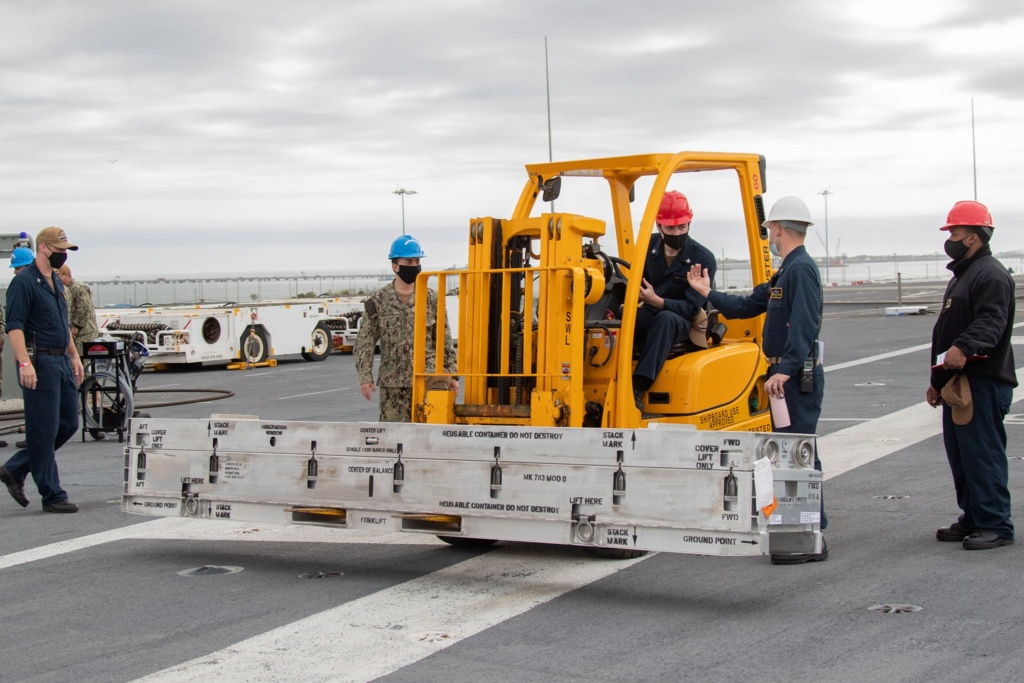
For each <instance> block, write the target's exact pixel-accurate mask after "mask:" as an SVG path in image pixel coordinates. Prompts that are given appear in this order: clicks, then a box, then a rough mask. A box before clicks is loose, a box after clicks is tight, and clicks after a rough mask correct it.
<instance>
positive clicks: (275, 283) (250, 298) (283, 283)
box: [85, 258, 1024, 308]
mask: <svg viewBox="0 0 1024 683" xmlns="http://www.w3.org/2000/svg"><path fill="white" fill-rule="evenodd" d="M946 263H948V260H947V259H945V258H936V259H935V260H926V261H893V260H889V261H884V260H878V261H865V262H851V263H849V264H847V265H845V266H829V268H828V276H827V277H826V272H825V268H824V266H820V267H819V269H820V270H821V279H822V282H834V283H836V284H838V285H844V284H851V283H853V282H894V281H895V280H896V278H897V275H898V274H901V275H902V277H903V279H904V280H920V279H936V278H938V279H942V280H944V279H946V278H948V277H949V271H948V270H946ZM1003 264H1004V265H1005V266H1007V267H1008V268H1013V269H1014V270H1015V271H1017V272H1020V271H1021V270H1024V260H1022V259H1017V258H1013V259H1009V260H1005V259H1004V260H1003ZM392 277H393V276H392V275H391V273H387V272H385V271H380V273H379V274H367V273H366V272H363V273H360V274H356V275H316V276H306V275H302V274H300V275H281V274H268V275H261V276H247V277H239V276H231V275H224V276H220V277H217V276H214V277H210V278H197V277H196V276H195V275H184V276H177V277H173V276H168V277H165V278H163V279H144V278H142V277H139V278H138V279H135V278H132V277H131V276H124V277H119V278H117V279H111V280H98V281H88V280H87V281H85V282H86V284H88V285H89V287H90V289H92V296H93V302H94V304H95V305H96V307H97V308H102V307H107V306H120V305H130V306H138V305H140V304H144V303H150V304H154V305H167V304H173V303H177V304H200V303H221V302H232V301H233V302H235V303H237V304H240V305H244V304H247V303H252V302H256V301H268V300H273V299H290V298H295V297H296V296H298V295H313V296H319V295H324V296H359V295H366V294H370V293H372V292H375V291H377V290H378V289H380V288H381V287H383V286H384V285H386V284H387V283H388V282H391V280H392ZM716 280H717V281H716V283H715V285H716V287H718V288H719V289H745V288H749V287H750V267H749V265H747V264H746V263H728V264H726V267H725V268H722V267H720V268H719V271H718V276H717V278H716Z"/></svg>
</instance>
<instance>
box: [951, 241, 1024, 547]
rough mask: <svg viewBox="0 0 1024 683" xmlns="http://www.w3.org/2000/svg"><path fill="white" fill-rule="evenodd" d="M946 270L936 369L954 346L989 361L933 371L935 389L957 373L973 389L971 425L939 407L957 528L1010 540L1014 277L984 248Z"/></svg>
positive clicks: (1014, 383) (966, 353)
mask: <svg viewBox="0 0 1024 683" xmlns="http://www.w3.org/2000/svg"><path fill="white" fill-rule="evenodd" d="M946 267H947V268H949V269H950V270H951V271H953V278H952V279H951V280H950V281H949V284H948V285H947V286H946V294H945V296H944V297H943V306H942V311H941V312H940V313H939V317H938V319H937V320H936V321H935V327H934V328H933V330H932V364H933V365H936V364H937V356H938V354H940V353H943V352H945V351H948V350H949V348H950V347H951V346H956V347H957V348H959V349H960V350H961V351H963V352H964V354H965V355H966V356H968V357H971V356H987V358H984V359H978V360H973V361H970V362H968V363H967V364H966V365H965V366H964V368H963V370H944V369H942V368H937V369H933V370H932V372H931V385H932V387H934V388H935V390H936V391H939V392H941V391H942V387H943V386H944V385H945V384H946V382H948V381H949V379H950V378H951V377H952V376H953V375H954V374H956V373H957V372H962V373H963V374H964V375H966V376H967V382H968V383H969V384H970V385H971V402H972V403H973V404H974V408H973V417H972V418H971V421H970V422H968V423H967V424H965V425H958V424H955V423H954V422H953V409H952V408H950V407H949V406H948V405H944V406H943V407H942V439H943V441H944V443H945V446H946V457H947V459H948V460H949V467H950V470H951V471H952V473H953V486H954V488H955V489H956V502H957V505H959V506H960V509H961V510H963V514H962V515H960V520H959V522H960V526H962V527H964V528H965V529H988V530H991V531H994V532H996V533H997V534H999V536H1001V537H1002V538H1013V521H1012V520H1011V519H1010V490H1009V488H1008V483H1009V467H1008V463H1007V460H1006V428H1005V427H1004V426H1003V418H1004V417H1006V413H1007V412H1009V410H1010V404H1011V403H1012V401H1013V388H1014V387H1015V386H1017V372H1016V369H1015V364H1014V360H1013V348H1012V347H1011V341H1010V339H1011V335H1012V332H1013V318H1014V314H1015V308H1016V306H1015V303H1014V283H1013V278H1012V276H1011V275H1010V274H1009V272H1008V271H1007V270H1006V268H1005V267H1004V266H1003V264H1001V263H1000V262H999V261H998V260H997V259H996V258H995V257H994V256H992V250H991V249H989V248H988V247H987V246H986V247H983V248H982V249H980V250H979V251H978V253H976V254H975V255H974V256H972V257H971V258H969V259H961V260H958V261H953V262H951V263H950V264H949V265H948V266H946Z"/></svg>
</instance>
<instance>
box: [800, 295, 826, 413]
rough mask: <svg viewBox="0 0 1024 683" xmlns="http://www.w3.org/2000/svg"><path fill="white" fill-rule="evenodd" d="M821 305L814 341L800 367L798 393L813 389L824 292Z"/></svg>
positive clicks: (823, 308) (808, 391)
mask: <svg viewBox="0 0 1024 683" xmlns="http://www.w3.org/2000/svg"><path fill="white" fill-rule="evenodd" d="M820 301H821V307H820V308H819V310H818V329H817V331H816V332H815V333H814V341H813V342H812V343H811V355H809V356H808V357H807V358H806V359H804V366H803V367H802V368H800V393H801V394H809V393H811V392H812V391H814V366H815V365H817V364H818V346H819V342H818V336H819V335H820V334H821V322H822V320H823V319H824V317H825V293H824V292H822V294H821V299H820Z"/></svg>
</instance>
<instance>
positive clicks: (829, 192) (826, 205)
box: [818, 190, 835, 287]
mask: <svg viewBox="0 0 1024 683" xmlns="http://www.w3.org/2000/svg"><path fill="white" fill-rule="evenodd" d="M818 194H820V195H821V196H822V197H824V198H825V283H826V285H825V286H826V287H827V286H828V284H827V283H829V282H831V280H829V277H828V266H829V261H830V260H831V259H829V255H828V196H829V195H830V194H835V192H832V191H831V190H822V191H821V192H819V193H818Z"/></svg>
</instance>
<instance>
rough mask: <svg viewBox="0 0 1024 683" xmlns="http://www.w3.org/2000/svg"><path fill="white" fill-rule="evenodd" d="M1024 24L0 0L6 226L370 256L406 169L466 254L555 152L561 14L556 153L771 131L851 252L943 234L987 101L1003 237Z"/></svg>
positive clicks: (850, 15)
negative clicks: (472, 231)
mask: <svg viewBox="0 0 1024 683" xmlns="http://www.w3.org/2000/svg"><path fill="white" fill-rule="evenodd" d="M1022 34H1024V8H1022V6H1021V4H1020V3H1019V2H1014V1H1013V0H992V1H985V0H976V1H974V2H968V1H966V0H964V1H959V0H927V1H924V2H917V1H913V0H906V1H901V2H892V1H891V0H889V1H885V2H882V1H874V0H871V1H857V0H852V1H849V0H848V1H847V2H843V3H824V2H811V1H807V2H798V1H778V2H769V1H764V0H762V1H758V2H754V1H748V0H735V1H732V2H714V3H713V2H694V1H692V0H690V1H687V0H672V1H665V2H644V1H642V0H640V1H638V2H634V3H621V2H601V1H599V0H591V1H589V2H582V1H573V0H564V1H555V2H551V1H546V2H535V1H533V0H519V1H517V2H494V1H492V0H420V1H412V0H410V1H400V0H394V1H389V0H374V1H372V2H370V1H366V2H362V1H358V0H345V1H341V0H338V1H326V0H323V1H314V0H289V2H267V1H259V0H257V1H252V0H248V1H246V2H241V1H236V2H229V1H226V0H225V1H224V2H216V3H214V2H209V1H208V0H202V1H200V0H175V1H174V2H171V1H165V2H156V1H151V2H141V1H128V0H122V1H120V2H118V1H106V2H104V1H102V0H88V1H82V2H70V1H62V2H56V1H51V0H31V1H29V0H23V1H14V0H0V232H5V233H6V232H11V231H18V230H30V231H32V232H35V231H37V230H39V229H40V228H42V227H45V226H47V225H54V224H55V225H60V226H62V227H64V228H65V229H66V230H67V231H68V234H69V236H70V237H71V238H72V239H73V241H76V242H78V243H79V244H80V245H82V249H81V251H80V252H78V253H77V254H75V255H74V257H73V261H72V265H73V266H74V267H75V269H76V273H77V274H80V275H83V276H85V277H86V278H89V277H99V276H101V275H113V274H117V273H120V274H148V275H153V276H157V275H163V274H178V273H203V272H217V273H244V272H252V273H261V272H268V271H291V272H298V271H300V270H302V271H305V272H306V273H313V272H329V271H331V272H337V271H346V270H355V269H366V268H376V267H381V268H383V267H385V266H386V265H387V263H386V252H387V246H388V244H389V243H390V241H391V239H393V238H394V237H395V236H396V235H398V234H400V232H401V221H402V217H401V200H400V197H399V196H397V195H395V194H393V192H394V190H395V189H396V188H398V187H402V188H406V189H410V190H415V191H416V192H417V194H415V195H409V196H407V197H406V198H405V220H406V226H407V230H408V232H409V233H410V234H414V235H416V236H417V237H419V238H421V240H422V241H423V242H424V243H425V244H426V246H427V251H428V256H429V259H428V261H427V262H426V264H427V265H428V266H435V267H447V266H450V265H453V264H463V263H465V261H466V257H465V254H466V245H465V239H464V235H465V232H466V225H467V221H468V219H469V218H470V217H474V216H496V217H502V216H506V215H508V214H509V213H510V212H511V211H512V209H513V207H514V204H515V201H516V199H517V197H518V195H519V192H520V191H521V189H522V186H523V183H524V182H525V172H524V170H523V165H524V164H526V163H532V162H538V161H546V160H547V156H548V128H547V108H546V100H545V71H544V37H545V36H547V37H548V56H549V63H550V84H551V117H552V123H551V127H552V134H553V153H554V157H555V159H578V158H587V157H598V156H602V157H603V156H616V155H625V154H636V153H648V152H674V151H680V150H712V151H734V152H756V153H760V154H764V155H766V157H767V159H768V175H767V180H768V183H767V184H768V193H767V195H766V200H767V201H768V203H769V204H770V203H771V202H772V201H773V200H774V199H777V198H779V197H781V196H783V195H787V194H796V195H800V196H802V197H804V198H806V199H807V200H808V204H809V205H810V206H811V209H812V212H813V213H814V216H815V219H816V221H817V222H818V223H819V226H820V227H824V215H823V214H824V200H823V197H822V196H819V195H818V194H817V193H819V192H821V191H822V190H825V189H826V188H828V189H830V190H831V191H832V192H833V193H834V194H832V195H829V197H828V202H829V203H828V226H829V232H830V238H829V241H830V243H831V244H832V245H834V246H833V247H832V251H835V250H836V246H835V245H836V244H837V242H838V246H839V249H840V251H842V252H846V253H848V254H851V255H852V254H892V253H896V252H899V253H931V252H937V251H941V242H942V239H943V236H942V234H941V233H939V232H938V231H937V230H936V228H937V227H938V226H939V225H941V223H942V222H943V221H944V218H945V215H946V212H947V211H948V210H949V208H950V207H951V206H952V204H953V202H954V201H956V200H958V199H970V198H972V197H973V194H974V189H973V187H974V178H973V172H972V138H971V99H972V98H973V99H974V114H975V121H976V127H975V139H976V149H977V185H978V190H977V191H978V199H979V200H981V201H983V202H986V203H987V204H988V205H989V207H990V208H991V210H992V213H993V215H994V218H995V221H996V226H997V236H996V241H995V242H994V247H995V249H996V251H1002V250H1011V249H1024V230H1022V229H1021V228H1024V192H1022V191H1021V190H1020V184H1021V181H1020V174H1021V171H1020V169H1019V168H1018V164H1017V163H1015V162H1017V161H1018V160H1019V159H1020V158H1021V155H1022V152H1024V149H1022V139H1024V132H1022V129H1024V50H1022V49H1021V47H1020V36H1021V35H1022ZM115 160H116V163H111V162H114V161H115ZM677 189H681V190H683V191H684V192H688V193H689V192H693V193H695V194H696V196H693V197H691V199H693V203H694V208H695V211H696V217H695V219H694V234H695V235H697V236H698V239H701V240H702V241H705V242H706V243H709V245H710V246H712V247H713V248H714V249H715V251H716V253H722V252H723V251H724V252H725V253H726V254H727V255H732V254H735V256H736V257H739V256H741V255H742V253H743V252H745V248H744V247H742V246H740V245H735V244H734V243H733V242H727V241H722V240H719V239H718V238H717V237H716V236H715V234H713V233H714V231H715V226H716V225H719V224H722V223H724V222H727V221H728V220H729V216H730V213H729V211H730V210H731V207H724V206H720V205H719V204H720V202H718V201H717V199H716V194H715V192H714V191H712V190H705V189H704V188H702V187H701V186H700V184H699V183H695V184H694V185H693V187H690V186H689V184H688V181H686V180H680V182H679V183H678V187H677ZM574 208H575V207H574ZM601 211H603V207H602V208H601V210H597V209H595V210H594V212H593V213H595V215H598V217H604V216H602V215H601ZM702 220H703V221H704V225H703V226H702V224H701V221H702ZM702 230H703V232H701V231H702ZM808 246H809V248H810V250H811V252H812V253H824V246H823V241H822V240H821V238H820V237H817V238H814V239H811V240H810V241H809V242H808Z"/></svg>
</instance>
